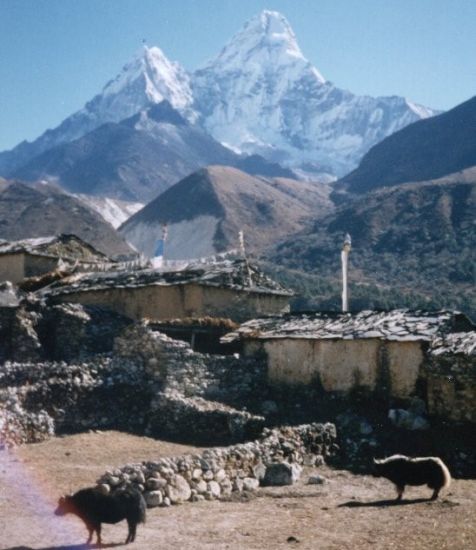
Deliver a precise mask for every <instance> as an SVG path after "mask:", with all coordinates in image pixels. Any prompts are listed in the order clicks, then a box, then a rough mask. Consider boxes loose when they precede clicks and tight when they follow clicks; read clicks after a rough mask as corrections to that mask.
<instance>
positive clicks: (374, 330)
mask: <svg viewBox="0 0 476 550" xmlns="http://www.w3.org/2000/svg"><path fill="white" fill-rule="evenodd" d="M457 327H460V328H458V330H463V331H468V330H473V331H474V328H475V327H474V325H473V324H472V323H471V321H470V320H469V319H468V318H467V317H466V316H465V315H463V314H462V313H460V312H457V311H437V312H427V311H412V310H407V309H396V310H392V311H370V310H367V311H361V312H358V313H338V312H335V313H334V312H316V313H302V314H285V315H281V316H270V317H265V318H260V319H252V320H251V321H247V322H246V323H243V324H242V325H241V326H240V328H239V329H237V330H236V331H233V332H231V333H229V334H227V335H225V336H224V337H223V338H222V341H223V342H232V341H234V340H237V339H243V340H246V339H259V340H269V339H278V338H300V339H312V340H357V339H363V338H378V339H381V340H395V341H406V342H409V341H421V340H423V341H431V340H432V339H433V338H434V337H435V336H436V335H437V334H440V333H449V332H455V330H456V329H457Z"/></svg>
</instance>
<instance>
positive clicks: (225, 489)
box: [220, 477, 233, 496]
mask: <svg viewBox="0 0 476 550" xmlns="http://www.w3.org/2000/svg"><path fill="white" fill-rule="evenodd" d="M220 487H221V494H222V496H229V495H231V493H232V491H233V483H232V482H231V481H230V480H229V479H228V478H227V477H226V478H225V479H224V480H223V481H222V482H221V483H220Z"/></svg>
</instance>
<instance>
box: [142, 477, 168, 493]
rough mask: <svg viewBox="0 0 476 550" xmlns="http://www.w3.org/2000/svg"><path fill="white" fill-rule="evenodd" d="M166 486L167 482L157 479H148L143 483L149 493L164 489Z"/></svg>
mask: <svg viewBox="0 0 476 550" xmlns="http://www.w3.org/2000/svg"><path fill="white" fill-rule="evenodd" d="M166 485H167V481H166V480H165V479H163V478H159V477H149V478H148V479H147V481H146V482H145V486H146V487H147V489H149V490H150V491H155V490H157V489H164V488H165V486H166Z"/></svg>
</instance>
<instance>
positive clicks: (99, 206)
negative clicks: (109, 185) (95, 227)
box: [73, 195, 144, 229]
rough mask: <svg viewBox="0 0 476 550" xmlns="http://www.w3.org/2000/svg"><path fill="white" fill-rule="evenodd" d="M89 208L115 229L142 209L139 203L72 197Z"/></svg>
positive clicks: (83, 196)
mask: <svg viewBox="0 0 476 550" xmlns="http://www.w3.org/2000/svg"><path fill="white" fill-rule="evenodd" d="M73 196H75V197H76V198H78V199H79V200H80V201H81V202H83V203H84V204H85V205H86V206H88V207H89V208H91V209H93V210H95V211H96V212H98V213H99V214H100V215H101V216H102V217H103V218H104V219H105V220H106V221H107V222H108V223H110V224H111V225H112V227H114V229H117V228H118V227H119V226H120V225H122V224H123V223H124V222H125V221H126V220H128V219H129V218H130V217H131V216H133V215H134V214H135V213H136V212H138V211H139V210H141V209H142V208H143V207H144V204H142V203H141V202H127V201H121V200H119V199H111V198H109V197H97V196H92V195H73Z"/></svg>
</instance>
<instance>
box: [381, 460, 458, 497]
mask: <svg viewBox="0 0 476 550" xmlns="http://www.w3.org/2000/svg"><path fill="white" fill-rule="evenodd" d="M373 475H374V476H375V477H386V478H387V479H389V480H390V481H391V482H393V483H394V484H395V487H396V489H397V501H399V500H401V499H402V495H403V491H404V490H405V485H428V487H430V489H433V494H432V495H431V500H435V499H436V498H438V493H439V492H440V490H441V489H442V488H443V487H448V486H449V484H450V481H451V475H450V472H449V471H448V468H447V467H446V466H445V464H444V463H443V461H442V460H441V459H439V458H435V457H432V456H428V457H421V458H409V457H408V456H404V455H393V456H389V457H388V458H384V459H382V460H374V471H373Z"/></svg>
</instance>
